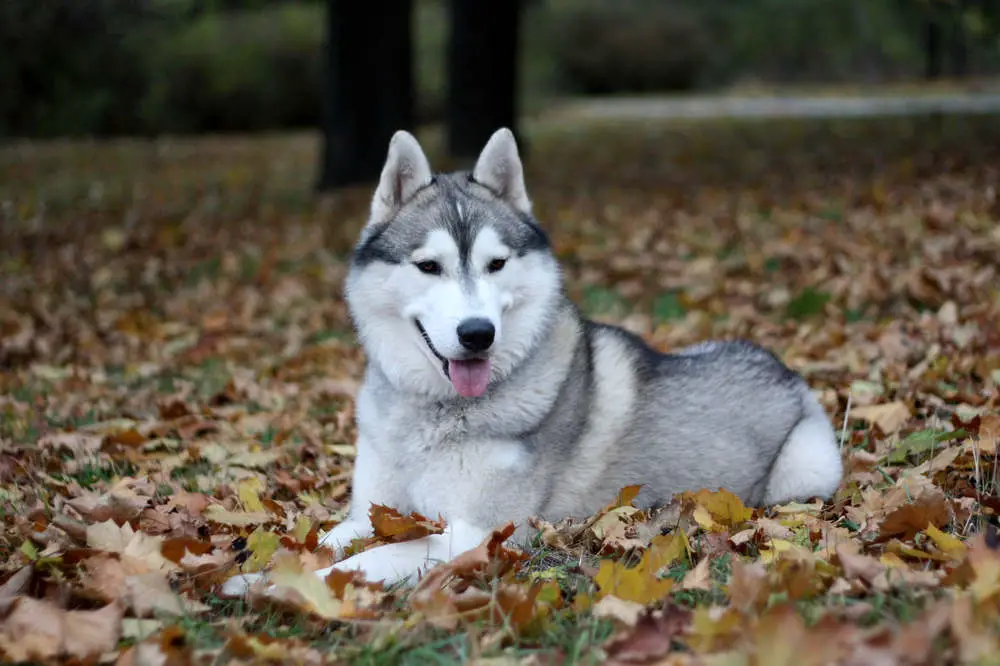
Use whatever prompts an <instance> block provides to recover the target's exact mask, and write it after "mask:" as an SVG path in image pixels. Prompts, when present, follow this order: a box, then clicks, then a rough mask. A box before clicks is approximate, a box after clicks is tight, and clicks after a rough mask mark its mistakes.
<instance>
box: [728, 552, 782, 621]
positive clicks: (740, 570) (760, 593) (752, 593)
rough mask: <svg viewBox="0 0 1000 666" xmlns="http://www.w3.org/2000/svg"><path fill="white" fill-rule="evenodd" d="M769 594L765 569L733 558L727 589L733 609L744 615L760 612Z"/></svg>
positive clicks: (754, 563) (759, 565) (759, 564)
mask: <svg viewBox="0 0 1000 666" xmlns="http://www.w3.org/2000/svg"><path fill="white" fill-rule="evenodd" d="M770 593H771V590H770V588H769V587H768V574H767V569H765V568H764V565H762V564H761V563H759V562H750V563H747V562H744V561H743V560H741V559H739V558H733V560H732V576H731V578H730V580H729V586H728V588H727V594H728V596H729V600H730V603H731V604H732V606H733V608H736V609H738V610H740V611H741V612H744V613H747V612H750V611H755V610H760V609H761V608H763V607H764V605H765V604H766V603H767V598H768V596H769V595H770Z"/></svg>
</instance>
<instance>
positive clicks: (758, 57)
mask: <svg viewBox="0 0 1000 666" xmlns="http://www.w3.org/2000/svg"><path fill="white" fill-rule="evenodd" d="M942 6H947V7H949V8H950V9H946V10H944V9H941V8H940V7H942ZM997 6H998V3H993V2H991V0H987V1H985V2H983V1H979V2H976V1H975V0H965V1H964V2H961V3H936V2H934V1H933V0H930V1H921V0H850V1H841V0H741V2H739V3H732V2H726V1H725V0H701V1H698V2H696V1H694V0H621V1H620V2H608V1H606V0H538V1H535V2H531V3H529V4H528V8H527V15H526V18H525V21H524V26H525V30H524V37H523V48H522V57H523V59H524V61H523V64H524V70H523V71H524V75H523V80H522V88H523V93H524V94H523V98H524V100H525V105H526V106H527V107H528V110H530V109H531V108H532V107H534V106H536V105H538V104H540V103H541V102H544V101H545V100H547V99H551V98H552V97H554V96H559V95H564V94H579V93H584V94H590V93H602V94H609V93H629V92H662V91H672V90H688V89H711V88H718V87H720V86H727V85H733V84H747V83H758V82H761V83H788V82H831V81H835V82H844V81H865V82H879V81H890V80H898V79H909V78H914V77H919V76H921V75H922V74H923V72H924V69H925V63H924V46H923V37H924V26H925V24H926V22H927V19H928V17H929V16H938V14H939V15H940V21H941V23H942V25H943V27H944V32H945V36H946V38H947V39H946V42H947V43H946V44H945V45H944V48H945V50H946V51H948V52H949V54H950V55H952V56H954V53H952V52H953V51H955V48H957V47H956V46H955V45H956V44H959V45H961V46H962V48H963V49H964V56H963V59H964V61H965V62H966V63H967V65H966V66H964V69H965V70H966V71H965V73H968V74H973V75H975V74H990V73H995V72H997V71H1000V50H998V48H997V45H998V42H997V37H996V27H997V24H998V21H997V18H998V17H997V16H996V15H997V14H998V11H997ZM323 12H324V6H323V3H321V2H315V1H297V0H271V1H265V0H224V1H220V0H94V1H93V2H86V3H81V2H78V1H77V0H50V1H47V2H45V3H38V2H35V0H5V2H3V3H2V4H0V41H2V43H3V44H4V48H5V58H4V59H3V60H2V61H0V88H2V89H3V90H4V95H3V96H2V98H0V135H17V136H53V135H88V134H143V133H161V132H168V133H176V132H215V131H253V130H263V129H280V128H294V127H307V126H316V125H317V124H318V121H319V113H320V103H319V85H320V73H321V56H322V49H321V44H322V38H323V21H324V14H323ZM446 12H447V5H446V3H445V2H443V1H442V0H418V2H417V11H416V13H415V24H416V25H415V30H416V33H415V34H416V69H417V76H418V89H419V99H418V104H419V115H420V118H421V120H433V119H436V118H437V117H438V116H439V114H440V113H441V110H442V108H443V97H444V94H445V90H444V48H445V44H446V40H447V33H448V24H447V15H446ZM933 12H938V14H933ZM959 37H960V38H961V39H958V38H959ZM952 60H954V58H952ZM945 73H949V72H947V71H946V72H945ZM951 73H955V72H951ZM959 73H961V72H959Z"/></svg>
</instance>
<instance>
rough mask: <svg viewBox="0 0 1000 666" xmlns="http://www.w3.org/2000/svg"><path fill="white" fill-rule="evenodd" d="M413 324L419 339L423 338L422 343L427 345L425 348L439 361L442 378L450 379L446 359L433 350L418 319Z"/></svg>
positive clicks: (429, 338)
mask: <svg viewBox="0 0 1000 666" xmlns="http://www.w3.org/2000/svg"><path fill="white" fill-rule="evenodd" d="M413 323H414V324H416V325H417V330H418V331H420V335H421V337H423V339H424V342H426V343H427V348H428V349H430V350H431V353H432V354H434V357H435V358H437V360H439V361H441V369H442V370H443V371H444V376H445V377H447V378H448V379H451V375H450V374H449V373H448V359H446V358H445V357H444V356H442V355H441V353H440V352H439V351H438V350H437V349H435V348H434V343H433V342H431V336H429V335H427V330H426V329H425V328H424V326H423V324H421V323H420V320H419V319H414V320H413Z"/></svg>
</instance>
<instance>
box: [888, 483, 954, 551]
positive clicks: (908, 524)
mask: <svg viewBox="0 0 1000 666" xmlns="http://www.w3.org/2000/svg"><path fill="white" fill-rule="evenodd" d="M950 520H951V508H950V506H949V504H948V500H947V498H946V497H945V496H944V493H940V492H939V493H922V494H921V495H920V496H919V497H918V498H916V500H914V502H913V503H912V504H904V505H903V506H901V507H899V508H898V509H895V510H894V511H892V512H890V513H889V514H888V515H886V517H885V518H884V519H883V520H882V523H881V525H879V539H880V540H886V539H890V538H892V537H899V538H901V539H912V538H913V536H914V535H915V534H916V533H917V532H921V531H923V530H925V529H927V526H928V525H933V526H934V527H944V526H945V525H947V524H948V522H949V521H950Z"/></svg>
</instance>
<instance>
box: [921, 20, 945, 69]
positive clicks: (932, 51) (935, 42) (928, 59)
mask: <svg viewBox="0 0 1000 666" xmlns="http://www.w3.org/2000/svg"><path fill="white" fill-rule="evenodd" d="M936 14H937V12H932V14H931V15H930V16H928V17H927V19H926V21H925V22H924V78H926V79H931V80H933V79H939V78H941V74H942V73H943V71H942V70H943V66H942V64H943V63H942V60H943V56H944V44H943V42H944V27H943V26H942V25H941V20H940V18H939V17H938V16H937V15H936Z"/></svg>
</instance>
